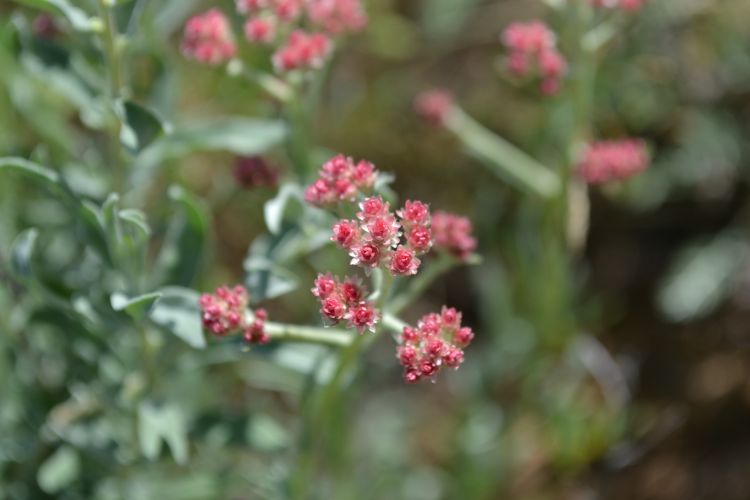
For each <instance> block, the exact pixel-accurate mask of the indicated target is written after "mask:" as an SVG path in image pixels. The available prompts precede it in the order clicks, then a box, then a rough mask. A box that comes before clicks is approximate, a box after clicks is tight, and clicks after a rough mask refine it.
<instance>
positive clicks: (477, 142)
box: [445, 106, 561, 199]
mask: <svg viewBox="0 0 750 500" xmlns="http://www.w3.org/2000/svg"><path fill="white" fill-rule="evenodd" d="M445 126H446V128H448V130H450V131H451V132H453V133H454V134H455V135H456V136H457V137H458V138H459V139H460V140H461V142H462V143H463V145H464V146H465V147H466V149H467V150H468V152H469V153H470V154H472V155H474V156H475V157H477V158H478V159H479V160H481V161H483V162H484V163H485V165H487V166H488V167H490V169H491V170H492V172H493V173H495V174H497V175H498V176H499V177H500V178H502V179H503V180H505V181H506V182H509V183H511V184H513V185H514V186H516V187H518V188H519V189H522V190H524V191H529V192H532V193H534V194H537V195H539V196H541V197H542V198H548V199H549V198H552V197H554V196H556V195H557V194H558V193H559V192H560V187H561V183H560V179H559V178H558V176H557V175H556V174H555V173H554V172H552V171H551V170H550V169H548V168H547V167H545V166H544V165H542V164H541V163H539V162H538V161H537V160H535V159H534V158H532V157H531V156H529V155H528V154H526V153H525V152H524V151H522V150H521V149H519V148H518V147H517V146H515V145H513V144H511V143H510V142H508V141H507V140H505V139H504V138H502V137H500V136H499V135H497V134H495V133H494V132H492V131H490V130H488V129H487V128H485V127H484V126H483V125H481V124H480V123H479V122H477V121H476V120H474V119H473V118H472V117H471V116H469V115H467V114H466V113H465V112H464V111H463V110H462V109H461V108H459V107H457V106H455V107H454V108H453V109H452V110H451V111H450V112H449V113H448V115H447V116H446V119H445Z"/></svg>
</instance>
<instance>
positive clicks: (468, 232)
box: [432, 211, 477, 260]
mask: <svg viewBox="0 0 750 500" xmlns="http://www.w3.org/2000/svg"><path fill="white" fill-rule="evenodd" d="M432 235H433V238H434V242H435V246H436V247H437V248H440V249H442V250H445V251H447V252H449V253H451V254H453V255H454V256H455V257H457V258H459V259H462V260H465V259H466V258H467V257H469V255H471V254H472V253H473V252H474V250H476V247H477V241H476V239H474V237H473V236H472V226H471V221H470V220H469V218H468V217H462V216H460V215H456V214H452V213H449V212H442V211H437V212H435V214H434V215H433V216H432Z"/></svg>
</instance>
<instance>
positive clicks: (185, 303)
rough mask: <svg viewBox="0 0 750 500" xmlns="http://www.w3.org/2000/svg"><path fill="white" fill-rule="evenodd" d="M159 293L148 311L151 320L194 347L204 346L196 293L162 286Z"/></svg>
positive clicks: (185, 289) (204, 341)
mask: <svg viewBox="0 0 750 500" xmlns="http://www.w3.org/2000/svg"><path fill="white" fill-rule="evenodd" d="M160 293H161V297H160V298H159V299H158V300H157V301H156V303H155V304H154V305H153V307H152V308H151V311H150V313H149V317H150V318H151V320H152V321H153V322H154V323H156V324H157V325H159V326H161V327H162V328H164V329H165V330H167V331H169V332H171V333H173V334H174V335H175V336H177V337H179V338H180V339H182V340H183V341H185V342H186V343H187V344H189V345H190V346H192V347H195V348H196V349H203V348H204V347H206V339H205V337H204V336H203V326H202V324H201V314H200V308H199V307H198V293H196V292H194V291H193V290H189V289H187V288H179V287H167V288H163V289H161V290H160Z"/></svg>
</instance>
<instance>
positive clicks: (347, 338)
mask: <svg viewBox="0 0 750 500" xmlns="http://www.w3.org/2000/svg"><path fill="white" fill-rule="evenodd" d="M265 331H266V333H267V334H268V336H269V337H271V339H272V340H278V341H286V342H304V343H308V344H322V345H329V346H334V347H346V346H350V345H351V344H353V343H354V341H353V339H356V337H354V335H353V334H351V333H348V332H344V331H341V330H332V329H329V328H315V327H312V326H299V325H289V324H285V323H270V322H269V323H266V325H265Z"/></svg>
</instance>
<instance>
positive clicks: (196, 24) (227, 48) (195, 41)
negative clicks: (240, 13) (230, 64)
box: [182, 9, 237, 64]
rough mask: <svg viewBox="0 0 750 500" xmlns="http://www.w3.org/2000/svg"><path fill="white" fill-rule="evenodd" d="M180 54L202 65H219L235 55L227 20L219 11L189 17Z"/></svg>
mask: <svg viewBox="0 0 750 500" xmlns="http://www.w3.org/2000/svg"><path fill="white" fill-rule="evenodd" d="M182 53H183V54H185V56H186V57H189V58H191V59H195V60H196V61H198V62H201V63H204V64H221V63H223V62H226V61H228V60H229V59H231V58H232V57H234V55H235V54H236V53H237V45H236V44H235V42H234V36H233V35H232V27H231V26H230V25H229V20H228V19H227V18H226V16H225V15H224V14H223V13H222V12H221V11H220V10H219V9H211V10H208V11H206V12H204V13H203V14H199V15H197V16H194V17H191V18H190V19H189V20H188V22H187V24H186V25H185V33H184V35H183V38H182Z"/></svg>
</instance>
